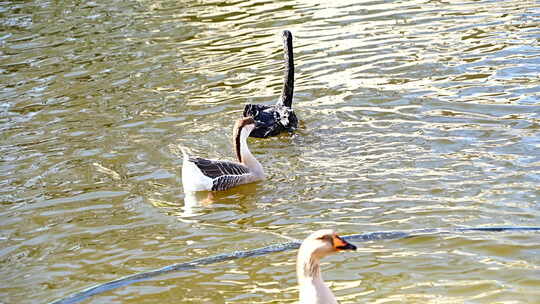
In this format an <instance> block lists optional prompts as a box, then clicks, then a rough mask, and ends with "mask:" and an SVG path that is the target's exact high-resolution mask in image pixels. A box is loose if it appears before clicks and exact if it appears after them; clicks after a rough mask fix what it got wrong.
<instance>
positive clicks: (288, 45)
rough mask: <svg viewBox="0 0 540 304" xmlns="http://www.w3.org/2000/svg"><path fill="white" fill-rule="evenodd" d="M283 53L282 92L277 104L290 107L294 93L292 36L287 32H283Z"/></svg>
mask: <svg viewBox="0 0 540 304" xmlns="http://www.w3.org/2000/svg"><path fill="white" fill-rule="evenodd" d="M283 51H284V57H285V78H284V79H283V90H282V91H281V98H280V100H279V102H278V103H281V104H283V105H284V106H286V107H289V108H290V107H291V106H292V99H293V91H294V58H293V45H292V34H291V32H289V31H283Z"/></svg>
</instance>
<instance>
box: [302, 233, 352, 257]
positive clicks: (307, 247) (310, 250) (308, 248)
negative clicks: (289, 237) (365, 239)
mask: <svg viewBox="0 0 540 304" xmlns="http://www.w3.org/2000/svg"><path fill="white" fill-rule="evenodd" d="M346 250H356V246H354V245H353V244H351V243H349V242H347V241H345V240H344V239H342V238H341V237H340V236H339V235H337V234H336V233H335V232H334V231H333V230H331V229H324V230H319V231H315V232H313V233H312V234H310V235H309V236H308V237H307V238H306V239H305V240H304V241H303V242H302V245H301V246H300V250H299V257H300V256H305V255H309V256H310V258H312V259H313V258H314V259H316V260H320V259H322V258H324V257H325V256H328V255H331V254H334V253H337V252H340V251H346Z"/></svg>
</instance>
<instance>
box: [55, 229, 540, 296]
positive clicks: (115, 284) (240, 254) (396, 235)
mask: <svg viewBox="0 0 540 304" xmlns="http://www.w3.org/2000/svg"><path fill="white" fill-rule="evenodd" d="M479 231H482V232H505V231H519V232H524V231H540V227H477V228H474V227H473V228H455V229H440V228H431V229H430V228H428V229H416V230H408V231H382V232H370V233H362V234H352V235H348V236H343V239H345V240H347V241H355V242H370V241H381V240H395V239H403V238H410V237H417V236H424V235H439V234H451V233H464V232H479ZM300 244H301V241H292V242H287V243H281V244H275V245H270V246H266V247H261V248H257V249H252V250H245V251H235V252H230V253H223V254H218V255H214V256H210V257H206V258H200V259H195V260H192V261H190V262H185V263H178V264H173V265H169V266H166V267H163V268H160V269H156V270H151V271H148V272H142V273H137V274H134V275H130V276H127V277H124V278H121V279H118V280H114V281H110V282H107V283H103V284H100V285H97V286H94V287H90V288H88V289H85V290H83V291H81V292H78V293H76V294H73V295H71V296H68V297H66V298H64V299H60V300H58V301H54V302H51V303H50V304H72V303H79V302H81V301H84V300H86V299H88V298H89V297H91V296H94V295H97V294H100V293H103V292H106V291H109V290H112V289H115V288H119V287H122V286H127V285H130V284H133V283H137V282H140V281H144V280H147V279H149V278H152V277H155V276H158V275H161V274H165V273H169V272H174V271H180V270H190V269H195V268H198V267H201V266H205V265H209V264H215V263H219V262H225V261H230V260H236V259H243V258H250V257H256V256H262V255H266V254H270V253H274V252H281V251H287V250H292V249H297V248H299V247H300Z"/></svg>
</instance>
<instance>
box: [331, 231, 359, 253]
mask: <svg viewBox="0 0 540 304" xmlns="http://www.w3.org/2000/svg"><path fill="white" fill-rule="evenodd" d="M333 241H334V248H335V249H336V250H337V251H342V250H356V246H354V245H353V244H351V243H349V242H347V241H345V240H344V239H342V238H341V237H340V236H339V235H337V234H334V238H333Z"/></svg>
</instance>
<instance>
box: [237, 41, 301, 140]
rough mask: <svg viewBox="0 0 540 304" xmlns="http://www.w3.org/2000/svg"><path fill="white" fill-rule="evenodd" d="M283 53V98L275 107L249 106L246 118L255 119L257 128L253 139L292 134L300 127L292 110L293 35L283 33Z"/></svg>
mask: <svg viewBox="0 0 540 304" xmlns="http://www.w3.org/2000/svg"><path fill="white" fill-rule="evenodd" d="M283 51H284V57H285V78H284V81H283V90H282V92H281V97H280V99H279V100H278V102H277V103H276V104H275V105H270V106H269V105H262V104H247V105H246V106H245V107H244V117H253V118H254V119H255V121H257V127H256V128H255V130H253V132H251V135H250V136H251V137H259V138H263V137H269V136H275V135H278V134H279V133H281V132H284V131H289V132H292V131H294V130H295V129H296V128H297V127H298V119H297V118H296V114H295V113H294V111H293V109H292V100H293V92H294V58H293V45H292V34H291V32H289V31H283Z"/></svg>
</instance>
